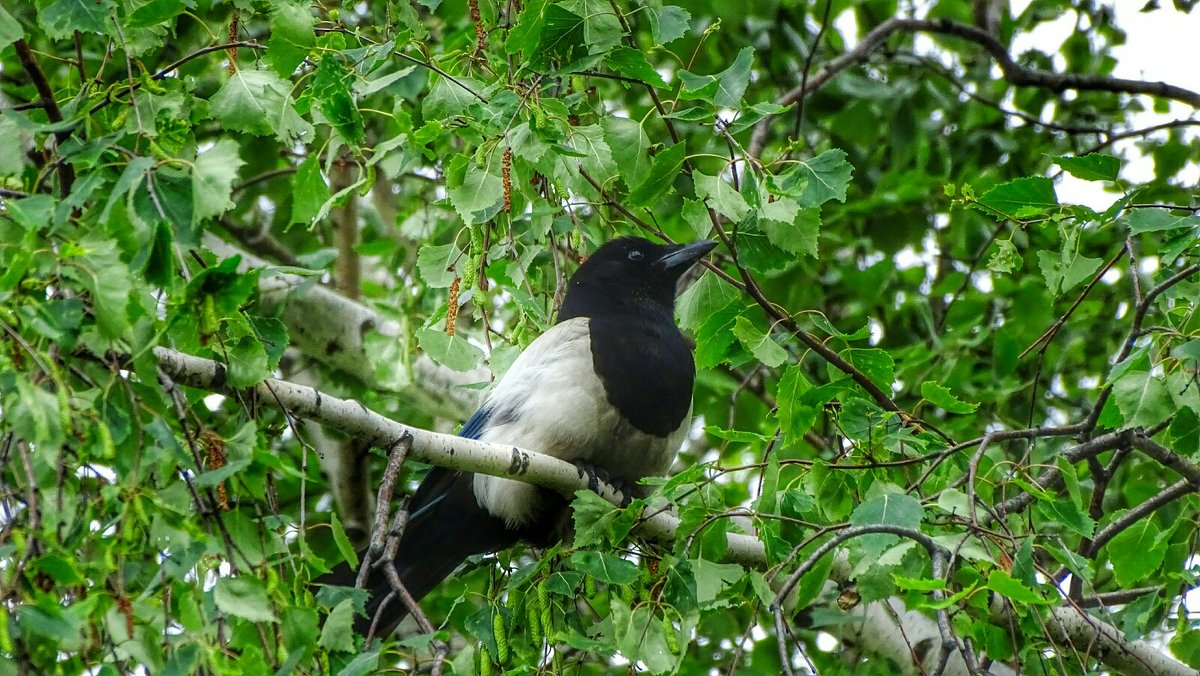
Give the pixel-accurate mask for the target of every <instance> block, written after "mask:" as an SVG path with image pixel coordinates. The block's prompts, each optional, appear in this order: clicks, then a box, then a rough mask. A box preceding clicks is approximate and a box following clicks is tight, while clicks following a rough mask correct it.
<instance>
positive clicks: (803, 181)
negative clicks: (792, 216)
mask: <svg viewBox="0 0 1200 676" xmlns="http://www.w3.org/2000/svg"><path fill="white" fill-rule="evenodd" d="M853 174H854V167H853V166H851V165H850V163H849V162H847V161H846V153H845V152H843V151H842V150H839V149H837V148H834V149H832V150H826V151H825V152H823V153H821V154H820V155H817V156H816V157H814V158H812V159H811V160H807V161H801V162H798V163H796V165H795V166H794V167H793V168H791V169H789V170H788V171H786V172H785V173H783V174H781V175H779V176H778V177H772V179H771V181H770V183H771V184H772V185H773V186H774V189H775V191H777V192H778V193H779V194H781V195H785V196H788V197H793V198H795V199H796V201H797V202H799V205H800V206H801V207H805V208H808V207H819V206H821V205H822V204H824V203H826V202H828V201H829V200H832V199H835V200H837V201H839V202H845V201H846V188H847V187H848V186H849V185H850V178H851V176H852V175H853Z"/></svg>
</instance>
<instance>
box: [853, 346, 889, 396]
mask: <svg viewBox="0 0 1200 676" xmlns="http://www.w3.org/2000/svg"><path fill="white" fill-rule="evenodd" d="M841 356H842V358H843V359H845V360H846V361H847V362H849V363H850V365H851V366H853V367H854V368H856V369H858V370H859V371H862V373H863V375H865V376H867V378H869V379H870V380H871V382H873V383H875V384H876V385H878V386H879V387H880V389H882V390H883V391H884V392H890V391H891V390H892V383H893V382H894V381H895V380H896V362H895V361H893V360H892V355H890V354H888V353H887V352H884V351H883V350H880V349H878V348H874V347H854V348H849V349H847V350H843V351H842V352H841Z"/></svg>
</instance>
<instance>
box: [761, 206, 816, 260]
mask: <svg viewBox="0 0 1200 676" xmlns="http://www.w3.org/2000/svg"><path fill="white" fill-rule="evenodd" d="M759 223H760V225H761V226H762V229H763V230H764V231H765V232H766V233H767V239H768V240H770V241H771V244H774V245H775V246H777V247H779V248H780V249H783V250H784V251H787V252H789V253H794V254H804V255H808V256H812V257H813V258H818V257H819V256H818V255H817V236H818V234H819V232H820V228H821V211H820V210H819V209H817V208H808V209H802V208H800V205H799V204H797V203H796V201H795V200H793V199H792V198H790V197H780V198H779V199H777V200H775V201H774V202H767V203H766V204H764V205H763V206H762V212H761V214H760V216H759Z"/></svg>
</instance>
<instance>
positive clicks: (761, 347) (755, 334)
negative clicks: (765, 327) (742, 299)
mask: <svg viewBox="0 0 1200 676" xmlns="http://www.w3.org/2000/svg"><path fill="white" fill-rule="evenodd" d="M733 335H735V336H737V339H738V342H740V343H741V344H742V346H743V347H745V348H746V349H747V350H749V351H750V352H751V353H752V354H753V355H754V356H755V357H756V358H757V359H758V360H759V361H761V362H762V363H763V364H765V365H766V366H768V367H770V368H775V367H777V366H780V365H781V364H783V363H784V362H785V361H787V358H788V353H787V350H785V349H783V348H782V347H780V345H779V343H776V342H775V341H774V340H772V339H771V336H770V335H769V334H766V333H763V332H762V331H759V330H758V327H756V326H755V325H754V322H751V321H750V320H749V319H746V318H745V317H738V318H737V321H736V322H735V323H734V325H733Z"/></svg>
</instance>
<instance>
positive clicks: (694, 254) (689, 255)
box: [654, 239, 717, 270]
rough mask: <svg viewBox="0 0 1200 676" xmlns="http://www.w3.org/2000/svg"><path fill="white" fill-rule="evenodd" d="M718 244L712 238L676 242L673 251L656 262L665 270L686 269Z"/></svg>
mask: <svg viewBox="0 0 1200 676" xmlns="http://www.w3.org/2000/svg"><path fill="white" fill-rule="evenodd" d="M716 246H717V243H716V242H714V241H712V240H711V239H702V240H699V241H696V242H690V243H688V244H676V245H675V246H674V247H672V248H671V251H670V252H669V253H667V254H666V255H665V256H663V257H662V258H660V259H658V260H656V261H654V264H655V265H657V266H658V267H660V268H663V269H664V270H673V269H680V270H686V269H687V268H688V267H689V266H690V265H691V264H692V263H695V262H696V261H698V260H700V259H701V258H703V257H704V255H705V254H707V253H708V252H709V251H712V250H713V248H715V247H716Z"/></svg>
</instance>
